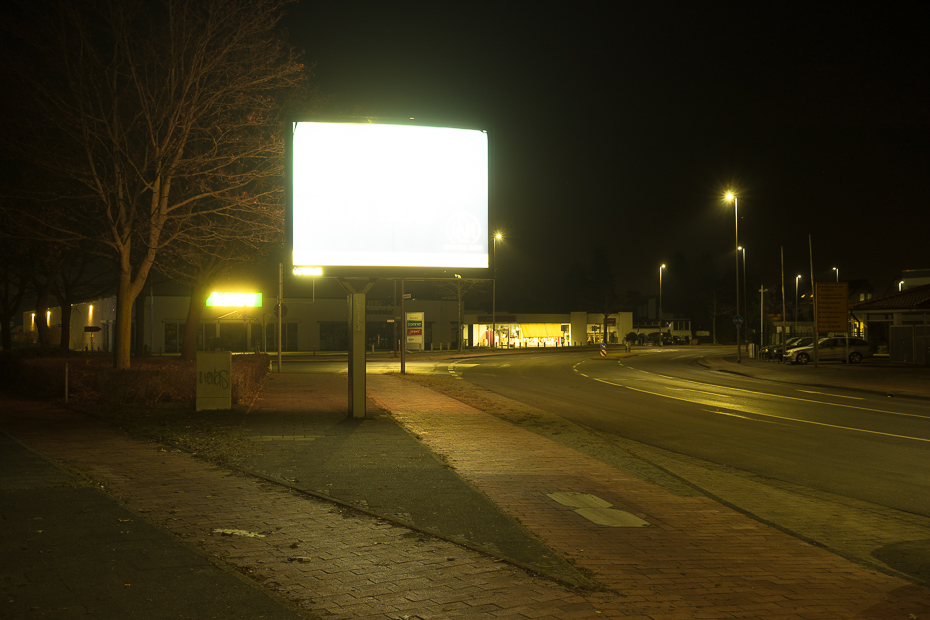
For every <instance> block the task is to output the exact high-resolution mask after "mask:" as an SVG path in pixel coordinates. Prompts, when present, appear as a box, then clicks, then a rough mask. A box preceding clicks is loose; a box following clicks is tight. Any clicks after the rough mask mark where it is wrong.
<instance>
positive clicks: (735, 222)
mask: <svg viewBox="0 0 930 620" xmlns="http://www.w3.org/2000/svg"><path fill="white" fill-rule="evenodd" d="M726 199H727V202H729V201H731V200H732V201H733V232H734V234H735V238H736V256H735V258H736V316H737V317H739V200H738V199H737V198H736V194H734V193H733V192H727V195H726ZM736 321H737V325H736V361H737V362H742V361H743V356H742V353H741V352H740V348H739V328H740V326H739V318H737V319H736Z"/></svg>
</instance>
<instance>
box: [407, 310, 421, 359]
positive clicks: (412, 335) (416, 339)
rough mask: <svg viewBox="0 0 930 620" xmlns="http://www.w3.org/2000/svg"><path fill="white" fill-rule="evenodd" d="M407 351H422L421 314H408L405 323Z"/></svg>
mask: <svg viewBox="0 0 930 620" xmlns="http://www.w3.org/2000/svg"><path fill="white" fill-rule="evenodd" d="M406 329H407V349H408V350H414V351H422V350H423V342H424V341H423V313H422V312H408V313H407V321H406Z"/></svg>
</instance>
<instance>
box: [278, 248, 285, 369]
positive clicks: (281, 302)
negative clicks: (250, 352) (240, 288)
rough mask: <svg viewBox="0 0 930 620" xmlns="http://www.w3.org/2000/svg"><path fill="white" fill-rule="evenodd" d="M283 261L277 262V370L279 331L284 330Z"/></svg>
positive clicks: (279, 351)
mask: <svg viewBox="0 0 930 620" xmlns="http://www.w3.org/2000/svg"><path fill="white" fill-rule="evenodd" d="M283 305H284V263H278V372H281V351H282V349H281V346H282V345H281V332H283V331H284V329H283V325H284V316H283V315H284V309H283V308H282V306H283Z"/></svg>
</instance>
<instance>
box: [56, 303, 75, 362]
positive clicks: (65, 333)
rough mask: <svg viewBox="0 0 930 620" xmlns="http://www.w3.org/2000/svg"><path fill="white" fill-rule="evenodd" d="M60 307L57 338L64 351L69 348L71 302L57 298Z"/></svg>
mask: <svg viewBox="0 0 930 620" xmlns="http://www.w3.org/2000/svg"><path fill="white" fill-rule="evenodd" d="M58 303H59V307H60V308H61V338H59V339H58V346H59V347H61V348H62V349H63V350H65V351H70V350H71V313H72V309H71V304H70V303H68V302H67V301H65V300H62V299H59V300H58Z"/></svg>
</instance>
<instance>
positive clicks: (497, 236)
mask: <svg viewBox="0 0 930 620" xmlns="http://www.w3.org/2000/svg"><path fill="white" fill-rule="evenodd" d="M494 238H495V239H497V240H498V241H500V240H501V239H503V238H504V235H502V234H501V233H497V234H496V235H494Z"/></svg>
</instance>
